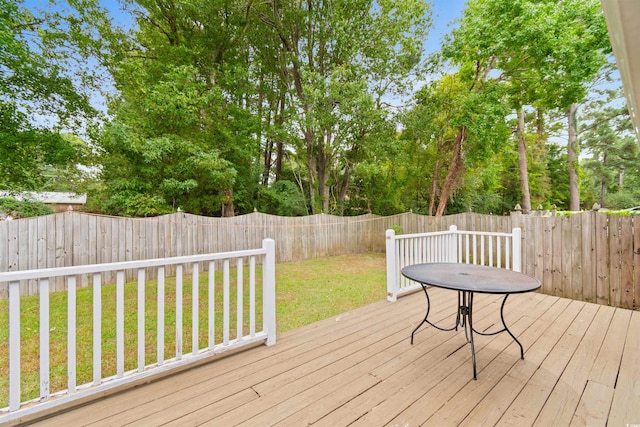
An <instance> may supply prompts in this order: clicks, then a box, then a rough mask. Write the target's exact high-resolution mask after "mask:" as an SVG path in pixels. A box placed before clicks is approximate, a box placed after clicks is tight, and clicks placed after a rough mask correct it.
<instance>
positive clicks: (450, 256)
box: [447, 225, 458, 262]
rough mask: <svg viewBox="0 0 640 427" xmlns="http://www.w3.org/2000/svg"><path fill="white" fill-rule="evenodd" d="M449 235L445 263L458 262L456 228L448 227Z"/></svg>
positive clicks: (453, 226)
mask: <svg viewBox="0 0 640 427" xmlns="http://www.w3.org/2000/svg"><path fill="white" fill-rule="evenodd" d="M449 231H450V232H451V235H450V237H449V239H448V240H449V245H448V246H449V247H448V248H447V262H458V227H456V226H455V225H452V226H450V227H449Z"/></svg>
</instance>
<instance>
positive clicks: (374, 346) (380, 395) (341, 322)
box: [38, 289, 640, 427]
mask: <svg viewBox="0 0 640 427" xmlns="http://www.w3.org/2000/svg"><path fill="white" fill-rule="evenodd" d="M432 295H433V297H432V301H433V306H434V307H436V308H437V309H433V310H432V315H433V319H434V320H440V321H444V322H445V324H450V323H451V322H452V321H453V318H452V317H453V314H454V313H455V307H454V303H455V301H454V299H455V297H454V295H455V294H453V293H451V292H448V291H442V290H437V289H433V292H432ZM500 302H501V300H500V298H499V297H495V296H476V300H475V310H474V319H475V325H476V326H477V329H480V330H483V329H487V328H491V327H492V326H493V327H495V326H496V325H498V324H499V322H500V319H499V308H500ZM424 309H425V299H424V295H423V294H421V293H416V294H413V295H409V296H406V297H403V298H401V299H400V300H399V301H398V302H396V303H388V302H386V301H381V302H379V303H376V304H373V305H369V306H366V307H363V308H360V309H358V310H355V311H352V312H349V313H345V314H343V315H340V316H337V317H334V318H331V319H327V320H324V321H321V322H318V323H315V324H312V325H309V326H307V327H304V328H301V329H297V330H294V331H290V332H287V333H283V334H280V335H279V336H278V342H277V344H276V345H275V346H272V347H266V346H262V345H261V346H257V347H254V348H251V349H248V350H245V351H243V352H241V353H238V354H234V355H231V356H225V357H218V358H217V359H216V360H213V361H212V362H211V363H207V364H204V365H202V366H199V367H196V368H193V369H190V370H187V371H184V372H182V373H180V374H178V375H172V376H169V377H166V378H163V379H161V380H158V381H155V382H153V383H150V384H147V385H144V386H141V387H138V388H135V389H131V390H128V391H126V392H122V393H119V394H115V395H112V396H108V397H105V398H102V399H100V400H97V401H95V402H93V403H91V404H88V405H85V406H81V407H78V408H75V409H73V410H70V411H68V412H63V413H59V414H56V415H55V416H53V417H52V418H48V419H46V420H41V421H39V423H38V424H39V425H46V426H64V427H69V426H82V425H113V426H121V425H130V424H131V425H143V426H159V425H171V426H190V425H201V424H204V425H210V426H231V425H246V426H270V425H282V426H305V425H314V426H331V427H333V426H347V425H353V426H367V427H368V426H387V425H390V426H418V425H428V426H448V425H466V426H478V425H483V426H484V425H517V426H526V425H540V426H568V425H590V426H591V425H608V426H627V425H634V424H636V425H638V424H640V312H632V311H628V310H622V309H614V308H610V307H604V306H598V305H595V304H587V303H583V302H577V301H571V300H568V299H560V298H556V297H550V296H543V295H540V294H525V295H516V296H512V297H510V298H509V301H508V302H507V306H506V309H505V317H506V319H507V323H508V324H509V325H510V327H511V329H512V330H513V331H514V333H515V334H516V336H518V337H519V339H520V341H521V342H522V344H523V345H524V347H525V360H520V358H519V350H518V347H517V345H516V344H515V343H514V342H513V341H512V340H511V338H510V337H509V336H508V335H507V334H499V335H496V336H493V337H483V336H481V337H477V338H476V349H477V359H478V380H477V381H474V380H473V379H472V368H471V356H470V349H469V346H468V345H466V344H465V342H466V341H465V338H464V332H462V331H458V332H442V331H438V330H435V329H434V328H432V327H426V328H423V329H421V330H420V332H418V333H417V334H416V339H415V343H414V345H411V344H410V343H409V336H410V334H411V331H412V329H413V327H414V326H415V324H416V322H417V321H419V320H420V319H421V317H422V316H423V315H424ZM430 319H431V316H430Z"/></svg>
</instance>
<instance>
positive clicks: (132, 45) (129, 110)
mask: <svg viewBox="0 0 640 427" xmlns="http://www.w3.org/2000/svg"><path fill="white" fill-rule="evenodd" d="M250 4H251V2H247V3H246V4H245V3H242V2H228V1H222V0H219V1H204V0H203V1H194V2H189V3H182V2H177V1H161V0H157V1H156V0H140V1H138V2H132V3H131V4H130V7H132V8H133V13H134V14H135V16H136V17H137V24H138V27H139V28H138V31H137V32H135V33H134V34H133V38H130V39H125V40H124V41H121V42H119V43H114V44H113V45H112V46H111V49H113V51H112V53H111V54H110V55H111V57H112V58H121V60H119V61H111V62H109V68H110V71H111V72H112V74H113V76H114V80H115V83H116V88H117V89H118V91H119V96H118V98H117V99H116V100H114V102H113V103H112V105H111V108H110V111H111V113H112V114H113V116H114V120H113V121H112V123H111V124H110V125H109V126H107V128H106V130H105V132H104V133H103V136H102V138H101V139H100V141H101V142H100V145H101V148H102V150H103V151H102V157H103V164H104V167H103V178H104V179H105V180H106V181H107V182H110V183H112V184H111V185H109V187H108V189H109V191H110V193H111V195H110V196H109V197H110V198H111V199H112V201H113V200H119V199H121V197H120V196H118V193H119V192H123V193H124V194H129V193H131V192H133V194H138V195H141V196H142V195H144V196H146V197H148V198H150V200H155V201H156V202H158V203H159V204H158V206H157V208H158V209H157V211H165V210H167V209H176V208H178V207H181V208H182V209H185V210H187V211H189V212H192V213H196V214H204V215H214V214H221V215H223V216H232V215H234V213H235V212H236V207H237V205H238V201H240V202H241V203H242V202H244V203H246V205H245V206H242V208H243V211H247V210H248V209H249V208H251V209H252V208H253V203H252V202H251V200H252V199H253V198H254V197H255V196H254V195H255V193H256V192H257V191H256V189H255V187H256V186H257V184H258V182H259V178H257V177H258V176H259V174H260V169H259V166H260V165H259V153H260V151H259V150H260V147H259V143H258V140H257V138H256V133H257V131H258V130H259V126H258V125H259V123H258V121H257V119H256V118H255V117H254V116H253V114H252V111H251V108H252V107H253V106H254V105H253V104H252V96H253V93H254V88H253V86H252V84H251V83H250V82H248V75H249V74H248V72H249V71H248V68H247V63H248V61H249V60H250V58H249V51H250V50H249V48H248V46H247V40H246V37H245V34H246V32H247V31H248V28H249V25H250V22H249V21H248V16H247V11H248V10H249V9H248V8H249V6H250ZM245 196H246V197H245ZM107 204H108V205H109V206H114V203H107Z"/></svg>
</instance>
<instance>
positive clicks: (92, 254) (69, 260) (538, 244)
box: [0, 211, 640, 308]
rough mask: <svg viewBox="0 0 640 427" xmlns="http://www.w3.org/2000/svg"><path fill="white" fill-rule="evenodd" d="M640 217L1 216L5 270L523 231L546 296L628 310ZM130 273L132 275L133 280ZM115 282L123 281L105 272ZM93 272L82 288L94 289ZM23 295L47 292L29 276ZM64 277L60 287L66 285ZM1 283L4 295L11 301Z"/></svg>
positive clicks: (288, 256) (320, 251) (287, 257)
mask: <svg viewBox="0 0 640 427" xmlns="http://www.w3.org/2000/svg"><path fill="white" fill-rule="evenodd" d="M638 221H640V217H623V216H617V215H609V214H604V213H599V212H593V211H592V212H584V213H580V214H575V215H570V216H563V217H553V216H550V217H544V216H536V215H523V214H521V213H519V212H513V213H512V214H511V215H509V216H496V215H483V214H475V213H463V214H456V215H448V216H444V217H430V216H425V215H418V214H414V213H404V214H400V215H394V216H387V217H381V216H378V215H372V214H366V215H361V216H357V217H337V216H333V215H327V214H320V215H312V216H306V217H278V216H274V215H267V214H262V213H258V212H254V213H251V214H248V215H242V216H238V217H233V218H210V217H200V216H195V215H190V214H185V213H176V214H172V215H166V216H161V217H156V218H143V219H140V218H139V219H133V218H112V217H103V216H97V215H90V214H85V213H80V212H65V213H59V214H55V215H48V216H44V217H38V218H28V219H22V220H14V221H6V222H0V271H17V270H27V269H40V268H52V267H62V266H72V265H83V264H100V263H111V262H121V261H131V260H140V259H150V258H163V257H174V256H183V255H196V254H203V253H211V252H223V251H235V250H244V249H249V248H252V247H257V246H260V244H261V243H260V242H261V241H262V239H265V238H271V239H274V240H275V241H277V242H278V245H277V248H276V260H277V262H287V261H300V260H304V259H309V258H318V257H328V256H334V255H342V254H347V253H362V252H384V251H385V248H386V246H385V245H386V242H385V231H386V230H388V229H396V230H398V231H399V234H415V233H429V232H436V231H446V230H448V228H449V227H450V226H451V225H457V227H458V229H459V230H467V231H475V232H499V233H510V232H511V230H512V229H513V228H520V229H522V271H523V272H524V273H527V274H531V275H533V276H535V277H537V278H538V279H540V280H541V281H542V292H544V293H547V294H551V295H558V296H563V297H569V298H574V299H579V300H585V301H590V302H597V303H600V304H608V305H612V306H616V307H623V308H638V307H639V306H640V230H639V227H638ZM128 279H129V278H128ZM105 280H114V278H113V277H109V276H108V274H107V275H106V276H105ZM89 285H90V283H88V280H87V279H86V278H85V277H80V278H79V283H78V286H80V287H83V286H89ZM20 286H21V288H22V292H23V294H37V293H38V287H37V284H36V283H34V282H33V281H31V282H29V281H21V284H20ZM65 288H66V284H65V283H64V282H63V281H54V282H53V283H52V285H51V290H64V289H65ZM7 292H8V290H7V287H6V285H3V284H0V298H5V299H6V298H7V295H8V293H7Z"/></svg>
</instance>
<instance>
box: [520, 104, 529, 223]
mask: <svg viewBox="0 0 640 427" xmlns="http://www.w3.org/2000/svg"><path fill="white" fill-rule="evenodd" d="M524 132H525V130H524V109H523V108H522V107H520V108H518V132H517V134H518V166H519V167H520V190H521V191H522V211H523V212H524V213H529V212H530V211H531V193H530V192H529V169H528V167H527V141H526V140H525V137H524Z"/></svg>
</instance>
